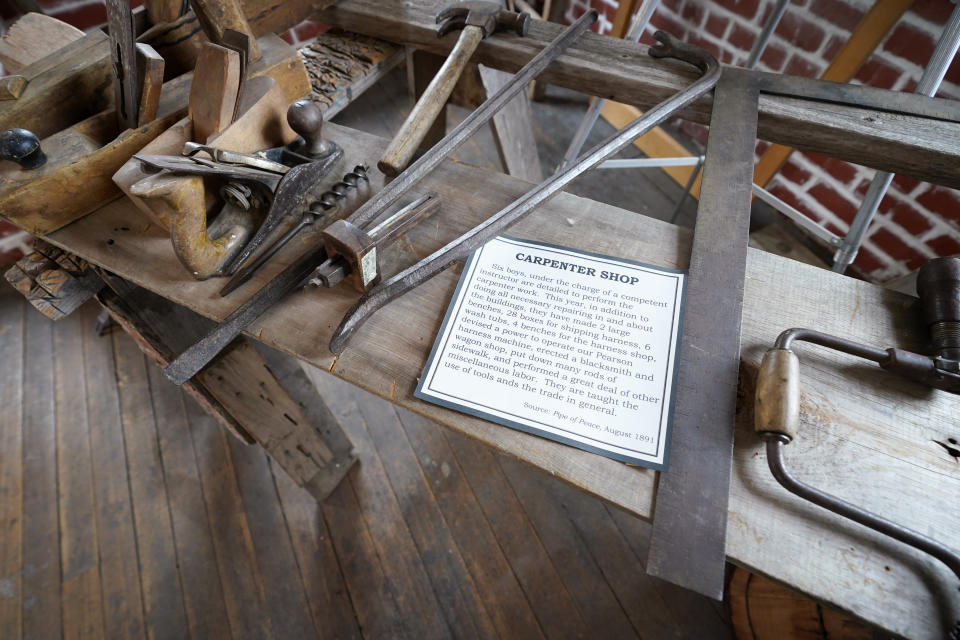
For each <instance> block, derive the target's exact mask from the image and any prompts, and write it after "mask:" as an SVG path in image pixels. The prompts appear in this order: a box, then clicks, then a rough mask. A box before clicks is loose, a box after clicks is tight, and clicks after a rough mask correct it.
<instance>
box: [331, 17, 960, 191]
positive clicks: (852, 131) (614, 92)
mask: <svg viewBox="0 0 960 640" xmlns="http://www.w3.org/2000/svg"><path fill="white" fill-rule="evenodd" d="M385 4H386V3H384V2H382V1H380V0H341V2H339V3H337V4H335V5H333V6H332V7H330V8H328V9H326V10H324V11H322V12H320V13H318V14H317V15H316V18H317V19H318V20H322V21H323V22H326V23H328V24H333V25H335V26H338V27H341V28H344V29H347V30H349V31H356V32H358V33H364V34H366V35H371V36H374V37H377V38H383V39H386V40H390V41H391V42H401V43H403V44H410V45H413V46H415V47H418V48H421V49H426V50H428V51H432V52H435V53H440V54H445V53H447V52H448V51H449V50H450V49H451V47H452V45H453V41H454V37H453V36H450V37H447V38H442V39H438V38H437V37H436V24H435V22H434V19H435V18H434V16H435V14H436V12H437V10H438V9H439V8H441V7H443V6H444V5H445V4H446V3H445V2H444V1H443V0H431V1H429V2H428V1H425V0H393V1H392V2H390V4H389V9H387V8H386V7H385ZM562 29H563V27H562V26H561V25H557V24H552V23H549V22H544V21H541V20H534V21H533V23H532V24H531V26H530V30H529V33H528V35H527V36H526V37H524V38H521V37H519V36H515V35H509V34H498V35H497V36H496V37H494V38H487V39H486V40H484V41H483V42H482V43H481V44H480V47H479V48H478V49H477V52H476V53H475V54H474V58H473V61H475V62H480V63H482V64H486V65H488V66H492V67H495V68H498V69H503V70H505V71H511V72H513V71H516V70H517V69H519V68H520V67H521V66H522V65H523V64H524V63H526V62H527V61H529V60H530V59H531V58H532V57H533V56H534V55H536V53H538V52H539V51H540V49H541V48H542V47H543V46H544V45H545V44H546V43H547V42H549V41H550V40H552V39H553V38H554V37H555V36H556V35H557V34H559V32H560V31H561V30H562ZM646 50H647V47H646V46H645V45H640V44H637V43H630V42H624V41H622V40H618V39H616V38H610V37H607V36H598V35H595V34H592V33H587V34H585V35H584V36H583V37H581V38H580V40H578V41H577V42H576V43H575V44H574V45H573V46H572V47H571V48H570V49H569V50H568V51H567V53H566V54H565V55H562V56H560V57H559V58H558V59H557V60H556V61H554V62H553V63H552V64H551V65H550V67H548V68H547V70H546V71H545V72H544V73H543V75H541V77H540V80H543V81H547V82H550V83H553V84H556V85H560V86H563V87H569V88H572V89H577V90H579V91H584V92H586V93H590V94H593V95H596V96H601V97H604V98H608V99H612V100H616V101H617V102H623V103H626V104H633V105H635V106H637V107H638V108H640V109H641V110H644V109H647V108H649V107H651V106H653V105H655V104H657V103H658V102H660V101H662V100H664V99H666V98H667V97H669V96H670V95H673V94H674V93H675V92H676V91H678V90H679V89H681V88H682V87H684V86H687V85H688V84H689V83H690V82H691V81H692V79H693V77H694V75H695V72H694V71H692V70H691V69H690V68H689V67H688V66H687V65H685V64H683V63H680V62H675V61H660V60H654V59H653V58H650V57H649V56H648V55H647V53H646ZM711 104H712V96H705V97H704V98H703V99H701V100H699V101H697V102H696V103H695V104H694V105H692V106H691V107H689V108H688V109H686V110H684V111H682V112H681V113H680V114H678V115H679V116H680V117H683V118H686V119H688V120H692V121H694V122H701V123H704V124H706V123H708V122H709V119H710V106H711ZM871 118H872V119H873V120H871ZM875 119H876V112H874V111H873V110H870V109H862V108H857V107H847V106H840V105H832V104H826V103H818V102H812V101H801V100H796V99H790V98H782V97H779V96H773V95H764V96H762V97H761V99H760V119H759V127H758V137H759V138H760V139H762V140H768V141H771V142H778V143H781V144H786V145H789V146H793V147H796V148H798V149H804V150H807V151H813V152H816V153H823V154H825V155H830V156H833V157H836V158H838V159H841V160H846V161H849V162H854V163H856V164H862V165H865V166H869V167H874V168H877V169H882V170H884V171H892V172H894V173H899V174H903V175H908V176H911V177H914V178H917V179H921V180H928V181H932V182H937V183H940V184H944V185H947V186H952V187H960V149H958V148H957V146H956V145H955V144H953V141H954V140H957V139H960V123H954V122H944V121H933V120H930V119H927V118H915V117H906V116H905V117H900V116H898V117H897V127H896V128H894V127H889V128H886V127H885V128H879V129H878V128H877V127H876V125H875V124H873V122H874V121H875ZM885 119H886V118H885Z"/></svg>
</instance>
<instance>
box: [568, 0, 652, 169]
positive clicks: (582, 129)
mask: <svg viewBox="0 0 960 640" xmlns="http://www.w3.org/2000/svg"><path fill="white" fill-rule="evenodd" d="M659 5H660V0H646V2H644V3H643V6H642V7H640V11H638V12H637V14H636V15H635V16H634V17H633V22H632V23H631V24H630V30H629V31H627V33H626V35H624V36H623V39H624V40H629V41H630V42H637V41H639V40H640V36H641V35H643V32H644V30H645V29H646V28H647V24H649V22H650V18H651V17H652V16H653V12H654V11H656V9H657V7H658V6H659ZM605 104H607V101H606V99H605V98H594V99H593V100H591V101H590V106H589V107H587V112H586V113H585V114H584V115H583V120H581V121H580V125H579V126H578V127H577V130H576V132H574V134H573V139H572V140H571V141H570V145H569V146H568V147H567V151H566V153H564V154H563V160H561V161H560V164H559V166H557V170H556V173H560V172H561V171H563V170H564V169H566V168H567V167H569V166H570V165H571V164H573V162H574V161H575V160H576V159H577V156H578V155H580V150H581V149H583V145H584V143H586V141H587V136H589V135H590V132H591V131H592V130H593V125H595V124H596V123H597V119H598V118H599V117H600V112H601V111H603V107H604V105H605Z"/></svg>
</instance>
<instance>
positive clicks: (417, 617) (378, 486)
mask: <svg viewBox="0 0 960 640" xmlns="http://www.w3.org/2000/svg"><path fill="white" fill-rule="evenodd" d="M314 382H315V383H316V384H317V388H318V390H319V391H320V395H322V396H327V395H329V394H328V392H327V389H328V386H327V383H326V381H325V380H324V379H323V378H314ZM343 409H346V410H347V411H349V412H350V413H351V414H352V420H349V421H348V420H346V419H344V417H342V416H343V414H340V416H338V417H340V422H341V424H343V425H344V426H345V427H346V428H348V434H349V435H350V439H351V440H352V441H353V444H354V447H355V449H356V452H357V457H358V458H359V459H360V465H359V466H360V467H362V468H363V473H355V474H352V475H350V476H348V477H349V478H350V484H351V485H352V487H353V492H354V495H355V498H356V502H357V507H358V508H359V509H360V510H361V511H362V513H364V516H365V517H364V521H365V524H366V528H367V530H368V531H369V532H370V536H371V539H372V540H373V545H374V548H375V549H376V552H377V555H378V556H379V557H380V562H381V564H382V566H383V569H384V571H385V572H386V574H387V575H389V576H390V583H391V584H392V586H393V589H394V590H395V592H394V600H395V601H396V605H397V608H398V610H399V611H401V612H402V615H403V617H404V622H403V624H404V628H405V631H406V632H407V633H409V634H410V635H412V636H425V637H428V638H442V637H449V636H451V635H452V631H453V629H452V628H451V627H450V626H449V625H448V621H446V620H445V619H444V616H443V612H442V610H441V608H440V604H439V602H438V601H437V594H436V592H435V588H434V586H433V585H432V584H431V583H430V580H429V578H428V576H427V575H426V573H425V571H424V568H423V565H422V563H421V562H420V559H419V555H418V552H417V545H416V543H415V542H414V540H413V538H412V536H411V534H410V530H409V529H408V527H407V525H406V523H405V522H404V518H403V515H402V513H401V511H400V506H399V504H398V503H397V497H396V495H395V494H394V492H393V489H392V488H391V486H390V481H389V479H388V478H387V475H386V471H385V470H384V468H383V463H382V462H381V460H380V457H379V456H378V455H377V452H376V449H375V448H374V446H373V443H372V442H371V440H370V435H369V433H368V427H367V425H366V421H365V420H364V419H363V415H362V414H361V413H360V412H359V410H358V409H357V408H356V407H350V406H349V405H347V406H346V407H341V411H342V410H343ZM351 427H352V428H351ZM374 514H375V515H374Z"/></svg>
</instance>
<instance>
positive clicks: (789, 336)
mask: <svg viewBox="0 0 960 640" xmlns="http://www.w3.org/2000/svg"><path fill="white" fill-rule="evenodd" d="M796 340H798V341H800V342H810V343H812V344H818V345H820V346H821V347H827V348H828V349H835V350H837V351H841V352H843V353H848V354H850V355H852V356H857V357H858V358H863V359H864V360H870V361H872V362H877V363H879V362H880V361H881V360H885V359H886V358H887V356H889V353H887V350H886V349H878V348H876V347H870V346H868V345H865V344H860V343H859V342H854V341H853V340H847V339H845V338H838V337H837V336H832V335H830V334H829V333H821V332H820V331H814V330H813V329H797V328H794V329H787V330H786V331H783V332H782V333H781V334H780V335H779V336H777V341H776V342H775V343H774V348H776V349H786V350H789V349H790V346H791V345H792V344H793V342H794V341H796Z"/></svg>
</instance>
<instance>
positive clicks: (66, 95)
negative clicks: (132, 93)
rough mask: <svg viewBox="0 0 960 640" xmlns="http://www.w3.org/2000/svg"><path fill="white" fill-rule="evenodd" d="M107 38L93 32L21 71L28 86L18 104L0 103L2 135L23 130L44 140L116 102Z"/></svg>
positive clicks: (102, 34) (0, 128)
mask: <svg viewBox="0 0 960 640" xmlns="http://www.w3.org/2000/svg"><path fill="white" fill-rule="evenodd" d="M101 50H102V51H107V50H109V38H107V36H106V35H105V34H104V33H103V32H102V31H93V32H91V33H88V34H87V35H85V36H83V37H82V38H80V39H78V40H74V41H73V42H70V43H69V44H67V45H66V46H63V47H60V48H58V49H57V50H56V51H54V52H53V53H52V54H50V55H48V56H46V57H44V58H40V59H39V60H36V61H35V62H32V63H31V64H28V65H26V66H25V67H23V68H22V69H20V70H19V74H20V75H22V76H23V77H24V78H26V79H27V81H28V84H27V86H26V88H25V89H24V91H23V93H22V94H21V95H20V97H19V98H17V99H16V100H6V101H4V102H2V103H0V130H3V129H10V128H11V127H21V128H23V129H29V130H30V131H33V132H34V133H35V134H36V135H37V137H38V138H41V139H43V138H46V137H47V136H49V135H52V134H53V133H56V132H57V131H60V130H61V129H65V128H67V127H69V126H70V125H72V124H75V123H77V122H80V121H81V120H83V119H84V118H87V117H89V116H92V115H93V114H95V113H97V112H98V111H101V110H103V109H105V108H107V107H108V106H109V105H110V104H112V102H113V92H112V90H111V88H110V87H111V78H112V75H111V73H110V58H109V56H107V57H103V58H100V57H99V56H98V54H99V52H100V51H101Z"/></svg>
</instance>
